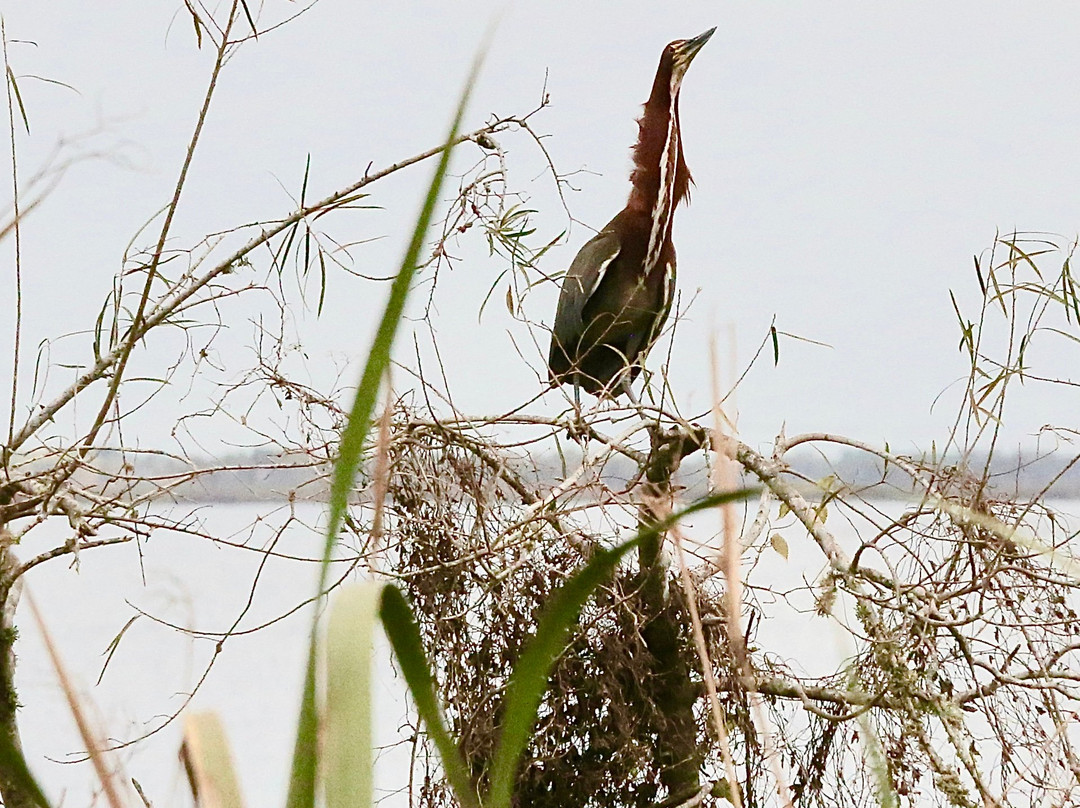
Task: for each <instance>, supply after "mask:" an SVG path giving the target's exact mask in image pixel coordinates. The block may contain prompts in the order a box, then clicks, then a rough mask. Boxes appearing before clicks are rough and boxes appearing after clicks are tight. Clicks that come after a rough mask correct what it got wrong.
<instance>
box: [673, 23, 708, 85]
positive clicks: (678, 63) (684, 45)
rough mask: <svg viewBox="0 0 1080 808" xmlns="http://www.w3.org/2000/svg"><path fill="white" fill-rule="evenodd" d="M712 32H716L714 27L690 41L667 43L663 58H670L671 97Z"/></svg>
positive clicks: (680, 40) (678, 40)
mask: <svg viewBox="0 0 1080 808" xmlns="http://www.w3.org/2000/svg"><path fill="white" fill-rule="evenodd" d="M714 31H716V28H715V27H713V28H710V29H709V30H708V31H705V32H704V33H702V34H698V35H697V36H696V37H693V38H692V39H676V40H675V41H674V42H669V43H668V45H667V47H666V48H665V49H664V56H665V57H668V56H670V58H671V92H672V95H674V94H675V93H676V92H678V89H679V85H680V84H682V80H683V76H685V75H686V71H687V69H688V68H689V67H690V62H692V61H693V60H694V57H695V56H697V54H698V51H699V50H701V49H702V48H703V47H704V46H705V43H706V42H708V41H709V37H711V36H712V35H713V32H714Z"/></svg>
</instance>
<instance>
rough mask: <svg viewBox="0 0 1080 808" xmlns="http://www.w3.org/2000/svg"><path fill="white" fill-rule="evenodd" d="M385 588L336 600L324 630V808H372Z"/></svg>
mask: <svg viewBox="0 0 1080 808" xmlns="http://www.w3.org/2000/svg"><path fill="white" fill-rule="evenodd" d="M384 586H385V584H382V583H379V582H376V581H365V582H364V583H361V584H357V585H355V586H350V587H347V588H346V589H343V590H342V591H340V592H339V593H338V594H337V595H336V596H335V597H334V602H333V606H332V607H331V609H330V621H329V624H328V625H327V627H326V708H325V721H326V730H325V735H324V742H323V763H324V765H323V783H324V794H325V798H326V808H370V806H371V805H372V804H373V797H374V786H373V776H374V760H373V754H372V750H373V749H374V743H373V740H372V729H371V728H372V726H373V724H374V722H373V720H372V711H371V701H372V700H371V686H372V674H371V669H372V656H373V649H374V640H375V624H376V622H377V621H378V619H379V599H380V595H381V593H382V590H383V588H384Z"/></svg>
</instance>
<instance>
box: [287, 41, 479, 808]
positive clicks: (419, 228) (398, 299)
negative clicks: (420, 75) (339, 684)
mask: <svg viewBox="0 0 1080 808" xmlns="http://www.w3.org/2000/svg"><path fill="white" fill-rule="evenodd" d="M482 55H483V52H481V54H480V55H479V56H477V58H476V60H475V61H474V62H473V66H472V71H471V72H470V74H469V78H468V80H467V81H466V82H465V89H464V91H463V92H462V94H461V100H460V101H459V102H458V107H457V111H456V112H455V113H454V122H453V124H452V125H451V127H450V133H449V135H448V136H447V138H446V142H447V144H449V143H451V142H453V140H454V138H455V137H456V136H457V133H458V130H459V128H460V126H461V119H462V117H463V116H464V114H465V106H466V104H467V103H468V100H469V94H470V93H471V91H472V87H473V84H474V83H475V81H476V74H477V72H478V71H479V69H480V63H481V57H482ZM451 151H452V149H451V147H450V146H449V145H447V147H446V148H445V149H443V151H442V155H441V157H440V159H439V165H438V166H437V167H436V169H435V174H434V176H433V177H432V179H431V185H430V186H429V188H428V192H427V196H426V197H425V199H424V204H423V206H422V208H421V210H420V215H419V216H418V218H417V220H416V226H415V227H414V228H413V234H412V239H411V241H410V242H409V246H408V249H407V250H406V251H405V257H404V259H403V260H402V262H401V269H400V270H398V274H397V276H396V277H395V278H394V282H393V284H392V285H391V287H390V299H389V300H388V301H387V303H386V309H385V311H384V312H383V316H382V320H381V321H380V322H379V328H378V330H377V331H376V332H375V340H374V342H373V343H372V345H371V351H370V353H369V354H368V358H367V363H366V364H365V366H364V372H363V375H362V376H361V378H360V384H359V385H358V386H357V388H356V394H355V396H354V399H353V405H352V408H351V410H350V411H349V420H348V422H347V423H346V425H345V429H344V431H343V432H342V435H341V445H340V447H339V449H338V458H337V462H335V463H334V475H333V480H332V482H331V486H330V513H329V518H328V520H327V526H326V543H325V545H324V547H323V560H322V564H321V566H320V569H319V588H318V591H319V592H320V593H322V592H323V591H324V590H325V589H326V576H327V572H328V570H329V566H330V557H331V554H332V553H333V549H334V542H335V541H336V540H337V534H338V530H339V529H340V528H341V523H342V521H343V520H344V517H345V508H346V506H347V504H348V499H349V493H350V491H351V490H352V486H353V480H354V479H355V477H356V470H357V468H358V467H359V465H360V457H361V454H362V452H363V449H364V441H365V439H366V438H367V434H368V430H369V429H370V427H371V413H372V410H374V408H375V401H376V399H377V398H378V395H379V386H380V383H381V381H382V378H383V374H384V373H385V372H386V368H387V366H389V364H390V349H391V347H392V345H393V342H394V336H395V334H396V333H397V329H398V324H399V323H400V321H401V316H402V313H403V312H404V310H405V302H406V299H407V298H408V296H409V288H410V287H411V286H412V279H413V275H414V274H415V272H416V265H417V263H418V260H419V258H420V251H421V249H422V248H423V245H424V239H425V238H426V236H427V232H428V227H429V226H430V225H431V220H432V217H433V215H434V212H435V206H436V204H437V203H438V200H439V193H440V191H441V189H442V182H443V178H444V177H445V176H446V170H447V167H448V166H449V164H450V153H451ZM314 619H315V621H317V620H318V614H316V616H315V618H314ZM315 637H316V630H315V626H314V625H313V626H312V630H311V639H310V641H309V643H308V665H307V675H306V677H305V681H304V693H303V697H302V701H301V704H300V720H299V722H298V727H297V733H296V746H295V749H294V751H293V765H292V776H291V778H290V782H289V797H288V800H287V802H286V805H287V807H288V808H314V805H315V785H316V784H315V772H316V768H317V767H316V756H317V740H318V738H317V736H318V723H317V721H318V719H317V713H316V709H315V654H316V644H315Z"/></svg>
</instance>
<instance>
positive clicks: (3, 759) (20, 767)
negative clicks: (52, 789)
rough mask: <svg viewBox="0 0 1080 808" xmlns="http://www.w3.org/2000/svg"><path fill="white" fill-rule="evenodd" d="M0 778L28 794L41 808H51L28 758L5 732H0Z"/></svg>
mask: <svg viewBox="0 0 1080 808" xmlns="http://www.w3.org/2000/svg"><path fill="white" fill-rule="evenodd" d="M0 777H2V778H3V779H4V781H5V782H6V783H7V784H8V786H9V787H14V788H17V789H19V790H20V791H21V792H23V793H24V794H26V795H27V796H28V797H29V798H30V799H31V800H33V802H34V803H36V804H37V805H38V806H40V808H49V801H48V800H47V799H45V793H44V792H43V791H42V790H41V786H39V785H38V784H37V781H36V780H34V775H32V774H31V773H30V767H29V766H28V765H26V758H25V757H23V753H22V752H21V751H20V750H19V748H18V747H17V746H16V745H15V744H14V743H13V742H12V740H11V737H10V736H9V735H8V734H7V733H5V732H0Z"/></svg>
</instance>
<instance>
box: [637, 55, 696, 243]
mask: <svg viewBox="0 0 1080 808" xmlns="http://www.w3.org/2000/svg"><path fill="white" fill-rule="evenodd" d="M671 69H672V58H671V54H670V52H669V51H666V50H665V52H664V54H663V56H662V57H661V58H660V66H659V67H658V68H657V71H656V78H655V79H654V80H653V87H652V93H651V94H650V95H649V100H648V101H646V102H645V112H644V113H643V114H642V116H641V118H640V119H639V120H638V141H637V143H636V144H635V146H634V152H633V157H634V170H633V172H632V173H631V174H630V183H631V185H632V186H633V188H632V189H631V191H630V199H629V201H628V202H627V205H626V206H627V208H628V209H630V210H632V211H634V212H636V213H640V214H643V215H645V216H648V217H652V215H653V212H654V211H655V210H657V200H658V198H659V196H660V191H661V189H660V181H661V174H662V173H665V172H663V162H664V156H665V149H664V146H665V144H666V143H667V138H668V133H669V132H670V133H671V135H672V137H674V138H675V139H676V141H675V144H674V148H675V171H674V176H673V177H672V176H671V175H670V173H669V174H668V176H667V178H666V181H667V182H668V183H671V182H674V192H673V195H672V199H671V205H670V210H667V211H666V215H667V217H668V221H669V224H670V218H671V215H672V214H673V213H674V211H675V208H676V207H677V206H678V204H679V202H681V201H682V200H683V199H684V198H685V197H686V196H687V194H688V193H689V191H690V182H691V178H690V171H689V169H687V167H686V161H685V160H684V159H683V152H682V141H681V136H680V132H679V95H678V89H677V88H676V90H675V98H674V103H672V101H673V99H672V98H671ZM671 116H674V117H675V121H674V126H671ZM667 229H669V228H665V230H667ZM669 236H670V233H664V237H665V238H667V237H669Z"/></svg>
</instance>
